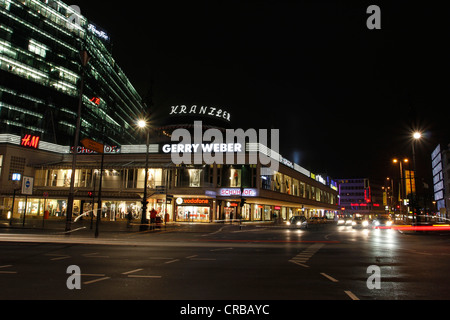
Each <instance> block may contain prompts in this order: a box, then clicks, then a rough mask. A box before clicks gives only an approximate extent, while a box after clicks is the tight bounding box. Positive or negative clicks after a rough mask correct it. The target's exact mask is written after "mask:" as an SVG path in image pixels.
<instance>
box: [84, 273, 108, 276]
mask: <svg viewBox="0 0 450 320" xmlns="http://www.w3.org/2000/svg"><path fill="white" fill-rule="evenodd" d="M81 276H82V277H104V276H105V275H104V274H94V273H82V274H81Z"/></svg>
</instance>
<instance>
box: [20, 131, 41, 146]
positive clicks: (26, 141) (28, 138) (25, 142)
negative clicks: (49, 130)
mask: <svg viewBox="0 0 450 320" xmlns="http://www.w3.org/2000/svg"><path fill="white" fill-rule="evenodd" d="M40 140H41V138H40V137H38V136H32V135H31V134H27V135H25V136H24V137H23V138H22V142H21V143H20V145H21V146H22V147H27V148H32V149H38V148H39V141H40Z"/></svg>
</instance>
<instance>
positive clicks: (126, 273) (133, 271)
mask: <svg viewBox="0 0 450 320" xmlns="http://www.w3.org/2000/svg"><path fill="white" fill-rule="evenodd" d="M143 270H144V269H136V270H131V271H127V272H124V273H122V274H123V275H128V274H132V273H136V272H139V271H143Z"/></svg>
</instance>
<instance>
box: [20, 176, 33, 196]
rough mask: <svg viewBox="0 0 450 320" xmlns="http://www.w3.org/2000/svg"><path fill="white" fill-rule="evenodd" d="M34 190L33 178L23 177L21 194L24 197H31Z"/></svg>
mask: <svg viewBox="0 0 450 320" xmlns="http://www.w3.org/2000/svg"><path fill="white" fill-rule="evenodd" d="M33 188H34V178H32V177H23V180H22V194H23V195H25V196H32V195H33Z"/></svg>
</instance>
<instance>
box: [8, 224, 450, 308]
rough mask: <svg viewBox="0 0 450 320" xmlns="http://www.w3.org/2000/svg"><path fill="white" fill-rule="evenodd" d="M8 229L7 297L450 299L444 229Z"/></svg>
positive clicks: (448, 252)
mask: <svg viewBox="0 0 450 320" xmlns="http://www.w3.org/2000/svg"><path fill="white" fill-rule="evenodd" d="M11 232H14V231H8V230H6V229H5V230H2V232H1V234H0V241H2V243H1V244H0V257H1V259H0V284H1V285H0V286H1V288H2V290H1V292H0V299H1V300H47V299H51V300H53V299H58V300H65V299H71V300H91V299H95V300H188V301H209V300H220V301H222V300H223V301H225V300H227V301H233V300H234V301H235V300H252V301H253V300H255V301H267V300H272V301H278V300H284V301H286V300H343V301H344V300H351V299H353V300H416V299H420V300H441V299H448V298H449V297H450V289H449V288H450V279H449V277H448V275H447V273H446V269H447V265H448V264H449V263H450V248H449V246H448V244H449V241H450V238H449V237H450V235H449V234H445V233H400V232H398V231H394V230H353V229H352V228H351V227H345V226H336V225H334V224H333V225H326V226H320V227H318V229H316V230H311V229H310V230H289V229H285V228H281V227H279V226H273V225H267V226H243V227H240V226H238V225H219V224H217V225H184V226H181V227H179V228H178V229H176V230H160V231H156V232H153V233H148V232H146V233H138V232H137V233H135V232H130V233H120V234H119V233H117V234H116V233H114V234H107V235H104V236H103V237H100V238H99V239H97V240H95V239H94V238H92V237H90V236H89V235H88V233H89V232H87V231H86V232H85V233H84V234H82V233H80V234H79V235H77V234H76V233H75V234H72V235H71V236H69V237H68V236H61V235H51V236H48V235H47V236H44V235H38V234H37V233H39V231H37V232H30V231H28V232H27V234H22V235H20V234H19V233H18V232H17V231H16V232H15V234H11ZM31 233H34V234H31ZM9 241H17V242H9ZM28 241H29V242H28ZM27 242H28V243H27ZM45 242H48V243H45ZM71 265H76V266H78V267H80V269H81V289H80V290H69V289H68V287H67V286H66V282H67V279H68V278H69V276H70V274H68V273H67V268H68V267H69V266H71ZM370 266H377V267H379V268H380V270H381V279H380V281H381V282H380V283H381V289H380V290H377V289H373V290H370V289H368V286H367V280H368V278H369V276H370V275H371V274H369V273H368V268H369V267H370Z"/></svg>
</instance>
